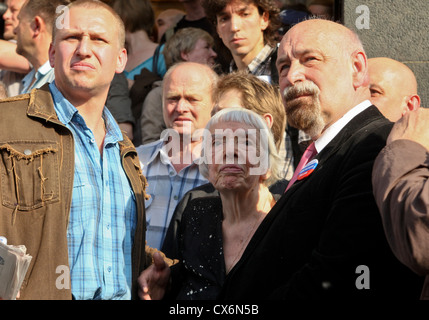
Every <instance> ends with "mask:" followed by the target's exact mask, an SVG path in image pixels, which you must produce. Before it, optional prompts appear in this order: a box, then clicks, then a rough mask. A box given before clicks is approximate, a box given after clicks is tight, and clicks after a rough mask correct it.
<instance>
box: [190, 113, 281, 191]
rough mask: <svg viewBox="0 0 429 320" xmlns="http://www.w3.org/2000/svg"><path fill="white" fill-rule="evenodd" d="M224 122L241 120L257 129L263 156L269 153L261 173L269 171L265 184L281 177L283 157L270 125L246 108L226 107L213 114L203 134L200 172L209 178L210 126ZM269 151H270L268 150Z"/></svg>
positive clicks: (268, 184)
mask: <svg viewBox="0 0 429 320" xmlns="http://www.w3.org/2000/svg"><path fill="white" fill-rule="evenodd" d="M222 122H239V123H243V124H247V125H249V126H251V127H253V128H255V129H256V132H257V133H259V137H260V143H261V144H260V146H261V152H260V154H262V156H266V155H267V154H268V159H267V160H268V163H267V167H266V170H264V172H261V173H260V175H264V174H266V173H267V172H268V173H269V174H268V177H267V179H266V180H264V184H265V185H266V186H270V185H272V184H273V183H275V182H276V181H278V180H279V179H280V176H281V172H280V163H281V159H280V156H279V154H278V151H277V147H276V144H275V142H274V137H273V134H272V132H271V130H270V128H269V127H268V125H267V123H266V121H265V120H264V118H263V117H262V116H260V115H258V114H257V113H255V112H254V111H251V110H248V109H244V108H236V107H231V108H226V109H223V110H221V111H219V112H217V113H216V114H215V115H213V116H212V118H211V119H210V120H209V122H208V123H207V125H206V127H205V130H204V135H203V144H202V150H201V161H200V163H199V169H200V173H201V174H202V175H203V176H204V177H205V178H206V179H208V175H209V170H208V164H210V163H211V153H212V150H211V145H212V144H211V141H212V137H211V133H210V128H211V127H212V126H214V125H216V124H219V123H222ZM267 151H268V152H267Z"/></svg>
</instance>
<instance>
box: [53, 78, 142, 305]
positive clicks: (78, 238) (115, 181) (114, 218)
mask: <svg viewBox="0 0 429 320" xmlns="http://www.w3.org/2000/svg"><path fill="white" fill-rule="evenodd" d="M49 88H50V90H51V93H52V96H53V99H54V106H55V111H56V112H57V115H58V118H59V120H60V121H61V122H62V123H64V125H66V126H67V128H69V129H70V131H71V132H72V133H73V137H74V141H75V169H74V183H73V195H72V204H71V210H70V221H69V224H68V230H67V240H68V249H69V265H70V277H71V289H72V294H73V296H74V297H75V298H76V299H130V298H131V278H132V276H131V250H132V244H133V237H134V232H135V228H136V220H137V217H136V203H135V197H134V194H133V191H132V189H131V185H130V183H129V181H128V178H127V176H126V174H125V171H124V169H123V167H122V165H121V157H120V151H119V145H118V142H119V141H121V140H122V139H123V137H122V133H121V131H120V129H119V127H118V125H117V123H116V122H115V120H114V118H113V116H112V115H111V114H110V112H109V111H108V110H107V108H104V111H103V118H104V121H105V124H106V137H105V141H104V146H103V148H104V150H103V156H101V155H100V151H99V150H98V147H97V144H96V142H95V138H94V135H93V133H92V131H91V130H90V129H89V128H88V127H87V126H86V124H85V121H84V119H83V117H82V116H81V115H80V114H79V111H78V110H77V109H76V108H75V107H74V106H73V105H72V104H71V103H70V102H69V101H67V100H66V99H65V98H64V96H63V95H62V94H61V93H60V92H59V90H58V89H57V87H56V86H55V82H52V83H51V84H50V85H49Z"/></svg>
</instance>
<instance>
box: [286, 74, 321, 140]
mask: <svg viewBox="0 0 429 320" xmlns="http://www.w3.org/2000/svg"><path fill="white" fill-rule="evenodd" d="M319 93H320V90H319V88H318V87H317V86H316V85H315V84H314V82H312V81H309V80H306V81H304V82H297V83H296V84H294V85H293V86H291V87H286V88H285V89H284V91H283V98H284V101H285V111H286V116H287V121H288V122H289V124H290V125H291V126H292V127H295V128H297V129H299V130H302V131H304V132H305V133H306V134H308V135H309V136H310V137H316V136H319V135H320V133H321V132H322V130H323V128H324V127H325V121H324V119H323V116H322V111H321V108H320V100H319ZM301 95H306V96H307V97H304V98H301V99H299V100H294V98H296V97H299V96H301Z"/></svg>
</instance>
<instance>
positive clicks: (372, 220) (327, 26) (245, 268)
mask: <svg viewBox="0 0 429 320" xmlns="http://www.w3.org/2000/svg"><path fill="white" fill-rule="evenodd" d="M277 68H278V71H279V76H280V79H279V83H280V89H281V92H282V93H283V95H284V104H285V109H286V114H287V119H288V121H289V124H291V125H292V126H294V127H296V128H298V129H301V130H303V131H305V132H306V133H307V134H309V135H310V136H311V137H312V140H313V142H314V144H313V146H314V147H315V150H316V151H317V155H316V156H314V157H313V158H312V159H310V160H311V161H310V162H309V165H307V167H304V169H303V170H302V171H301V172H297V174H298V173H300V174H299V175H298V180H296V181H295V182H294V181H291V183H290V185H289V186H288V189H287V191H286V192H285V194H284V195H283V197H282V198H281V199H280V200H279V201H278V202H277V204H276V205H275V206H274V207H273V209H272V211H271V212H270V213H269V214H268V216H267V217H266V218H265V220H264V221H263V222H262V224H261V225H260V227H259V229H258V230H257V231H256V233H255V235H254V236H253V238H252V240H251V241H250V243H249V245H248V246H247V248H246V250H245V252H244V253H243V255H242V258H241V259H240V261H239V262H238V263H237V264H236V265H235V267H234V268H233V269H232V270H231V271H230V273H229V274H228V277H227V280H226V283H225V286H224V289H223V292H222V294H221V298H223V299H255V298H256V299H260V298H264V299H325V298H330V299H331V298H332V299H351V298H382V299H384V298H408V299H417V298H418V297H419V293H420V290H421V285H422V278H420V277H417V276H416V275H414V274H413V273H412V272H410V271H409V270H408V269H407V268H406V267H405V266H404V265H402V264H401V263H400V262H399V261H398V260H397V259H396V258H395V257H394V255H393V253H392V252H391V250H390V248H389V246H388V243H387V241H386V238H385V235H384V231H383V226H382V224H381V219H380V214H379V212H378V209H377V206H376V203H375V200H374V197H373V194H372V185H371V173H372V167H373V163H374V159H375V158H376V156H377V154H378V153H379V152H380V150H381V149H382V148H383V146H384V145H385V142H386V138H387V136H388V134H389V132H390V130H391V127H392V124H391V123H390V122H389V121H388V120H387V119H386V118H384V116H382V114H381V113H380V112H379V111H378V110H377V108H376V107H375V106H373V105H371V103H370V102H369V100H368V99H369V98H370V94H369V90H368V85H369V80H368V74H367V57H366V54H365V51H364V49H363V47H362V44H361V42H360V41H359V39H358V37H357V35H356V34H354V33H353V32H352V31H351V30H349V29H347V28H346V27H344V26H342V25H340V24H337V23H334V22H332V21H327V20H317V19H313V20H308V21H304V22H301V23H299V24H297V25H295V26H294V27H293V28H291V29H290V30H289V31H288V32H287V33H286V35H285V36H284V38H283V39H282V41H281V43H280V47H279V52H278V59H277ZM297 171H300V170H299V169H297Z"/></svg>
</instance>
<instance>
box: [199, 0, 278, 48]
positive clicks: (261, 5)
mask: <svg viewBox="0 0 429 320" xmlns="http://www.w3.org/2000/svg"><path fill="white" fill-rule="evenodd" d="M232 1H233V0H203V1H202V4H203V8H204V11H205V13H206V16H207V18H208V19H209V20H210V21H211V22H212V23H213V25H214V26H216V24H217V15H218V14H219V13H220V12H221V11H222V10H223V9H224V8H225V7H226V6H227V5H228V4H229V3H230V2H232ZM239 1H242V2H244V3H247V4H249V3H252V4H254V5H255V6H257V7H258V10H259V14H261V15H262V14H263V13H264V12H267V13H268V16H269V22H270V23H269V24H268V27H267V28H266V29H265V30H264V41H265V43H268V44H270V45H271V46H274V45H275V43H276V42H277V40H276V31H277V30H278V28H279V27H280V26H281V23H280V18H279V13H280V10H279V8H278V7H277V6H276V5H275V3H274V2H273V1H272V0H239Z"/></svg>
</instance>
